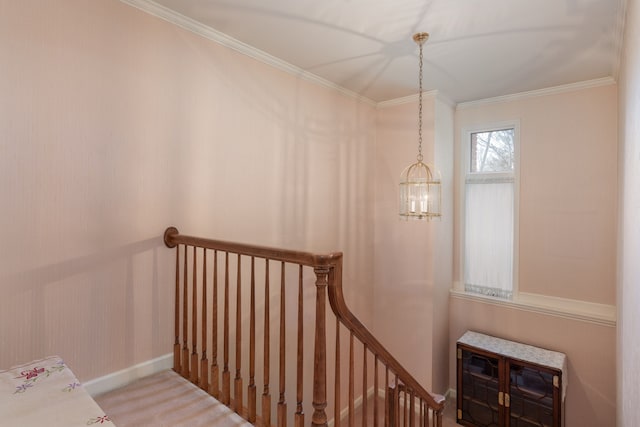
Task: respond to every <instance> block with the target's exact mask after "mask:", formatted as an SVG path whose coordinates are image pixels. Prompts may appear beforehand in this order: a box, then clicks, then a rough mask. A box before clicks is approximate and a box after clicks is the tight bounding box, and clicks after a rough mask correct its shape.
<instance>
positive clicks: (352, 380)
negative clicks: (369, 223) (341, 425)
mask: <svg viewBox="0 0 640 427" xmlns="http://www.w3.org/2000/svg"><path fill="white" fill-rule="evenodd" d="M354 365H355V364H354V354H353V332H351V333H350V336H349V427H355V415H356V414H355V412H356V411H355V407H354V402H355V378H354Z"/></svg>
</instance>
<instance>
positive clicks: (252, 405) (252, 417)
mask: <svg viewBox="0 0 640 427" xmlns="http://www.w3.org/2000/svg"><path fill="white" fill-rule="evenodd" d="M255 261H256V259H255V257H253V256H252V257H251V313H250V315H249V316H250V318H249V388H248V390H247V399H248V401H249V403H248V405H249V414H248V415H249V416H248V418H247V420H248V421H249V422H250V423H255V421H256V382H255V375H256V269H255Z"/></svg>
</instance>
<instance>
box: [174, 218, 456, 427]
mask: <svg viewBox="0 0 640 427" xmlns="http://www.w3.org/2000/svg"><path fill="white" fill-rule="evenodd" d="M164 242H165V244H166V245H167V246H168V247H170V248H174V247H178V248H177V252H176V314H175V331H176V337H175V344H174V359H176V360H175V361H174V367H175V369H176V370H177V371H179V372H180V373H181V374H182V375H183V376H184V377H185V378H190V379H191V380H192V381H193V382H195V383H199V385H200V386H201V387H203V388H204V389H207V388H209V389H210V390H209V392H210V393H211V394H212V395H213V396H214V397H219V398H220V399H221V401H222V403H224V404H226V405H227V406H230V405H231V404H232V405H233V408H234V409H235V410H236V412H238V413H241V414H246V415H243V416H245V418H246V419H248V420H249V421H251V422H255V424H256V425H266V426H268V425H269V424H270V421H269V420H271V392H270V385H269V366H270V362H269V360H270V350H269V345H270V344H269V342H270V337H269V330H270V327H269V317H270V311H269V299H268V298H267V299H265V301H264V315H265V317H264V322H265V323H264V325H263V331H264V345H265V347H264V353H263V361H264V372H263V379H264V382H263V386H264V387H263V389H264V391H263V393H262V414H261V416H257V415H256V396H255V390H256V384H255V381H254V375H255V372H254V370H255V306H256V302H255V301H254V298H255V283H254V282H255V277H254V257H255V258H261V259H264V260H265V264H264V266H265V267H264V268H265V282H264V286H265V295H268V294H269V262H270V261H275V262H278V261H279V262H281V263H282V267H281V286H280V292H281V295H280V306H279V314H278V315H277V316H279V318H280V331H279V341H280V343H279V347H280V352H279V353H278V358H279V359H278V360H279V363H278V364H279V366H280V371H279V384H278V385H279V387H278V391H279V399H278V405H277V407H278V411H277V418H278V423H277V425H278V426H281V425H282V426H284V425H286V421H285V419H286V412H287V405H286V401H285V389H284V383H285V373H284V370H283V369H284V367H285V366H286V363H285V359H284V353H283V349H284V347H285V335H284V332H285V331H284V316H285V311H284V304H285V298H284V294H283V292H284V291H285V281H284V280H285V279H284V268H285V263H291V264H297V265H299V266H300V267H299V280H298V286H297V288H298V347H297V358H298V361H297V364H296V371H297V389H296V412H295V416H294V418H295V425H296V427H301V426H302V425H303V423H304V413H303V411H302V372H301V370H302V361H301V358H302V355H303V347H302V316H303V314H302V277H303V276H302V268H303V266H305V267H311V268H312V269H313V272H314V274H315V276H316V283H315V284H316V307H315V316H316V321H315V331H314V334H315V341H314V349H313V353H314V354H313V359H314V362H313V363H314V372H313V393H312V395H313V401H312V406H313V409H314V411H313V414H312V417H311V425H312V426H317V427H325V426H327V425H328V417H327V414H326V411H325V408H326V407H327V366H326V365H327V354H326V351H327V324H326V318H325V312H326V310H325V307H326V303H325V301H326V299H328V300H329V305H330V307H331V309H332V311H333V313H334V315H335V316H336V329H335V331H336V332H335V333H336V335H335V337H336V354H335V361H336V372H335V374H336V377H335V386H336V390H335V391H334V398H335V405H334V406H335V408H334V411H336V412H335V413H334V417H335V418H334V420H335V425H336V426H338V425H340V419H339V413H338V412H339V407H338V406H339V405H340V390H338V387H339V385H340V373H339V366H340V327H341V326H340V325H342V326H343V327H345V328H346V329H347V330H348V331H349V335H350V345H349V359H350V362H349V370H350V373H349V377H350V378H349V405H348V406H349V417H350V424H352V423H353V414H354V407H353V404H354V395H353V392H354V390H353V385H354V384H353V373H354V372H353V364H354V362H353V349H354V347H353V340H354V338H356V339H357V340H358V341H360V343H361V344H362V345H363V359H362V375H363V381H362V388H363V395H365V394H366V393H367V392H368V383H367V371H368V369H367V366H368V365H367V353H370V354H372V355H373V358H374V359H373V360H374V365H373V369H374V379H373V380H374V381H373V383H374V389H375V390H377V389H378V387H379V382H378V364H379V363H380V364H381V365H382V368H383V369H384V371H385V379H384V383H385V389H386V391H385V393H387V392H388V393H390V394H389V396H390V397H386V398H385V399H386V405H385V414H384V415H385V420H388V423H387V421H385V425H395V423H396V421H397V420H400V418H402V417H404V418H403V419H404V420H405V423H406V422H407V414H408V420H409V423H410V424H409V425H411V426H413V425H414V424H413V422H414V420H415V417H416V414H415V413H414V412H415V406H414V401H415V399H418V400H419V406H418V410H419V412H420V414H419V415H418V416H419V419H421V420H424V421H425V425H426V418H425V417H424V416H423V415H424V414H423V412H424V411H423V408H424V405H426V406H427V407H428V408H429V409H430V410H431V411H432V414H433V425H434V426H441V421H442V420H441V416H442V411H443V409H444V397H443V396H440V395H437V394H432V393H430V392H429V391H427V390H426V389H425V388H424V387H422V386H421V385H420V383H418V381H416V379H415V378H414V377H413V376H412V375H411V374H410V373H409V372H408V371H407V370H406V369H405V368H404V367H403V366H402V365H401V364H400V363H399V362H398V361H397V360H396V359H395V358H394V357H393V356H392V355H391V354H390V353H389V351H387V349H386V348H385V347H384V346H383V345H382V344H381V343H380V342H379V341H378V340H377V339H376V338H375V337H374V336H373V334H371V332H369V330H368V329H367V328H366V327H365V326H364V325H363V324H362V323H361V322H360V321H359V320H358V319H357V318H356V316H355V315H354V314H353V313H352V312H351V310H349V308H348V307H347V304H346V302H345V300H344V295H343V290H342V262H343V256H342V253H340V252H334V253H329V254H315V253H309V252H299V251H292V250H286V249H280V248H270V247H266V246H256V245H249V244H242V243H234V242H227V241H221V240H213V239H205V238H201V237H193V236H186V235H181V234H180V233H179V232H178V230H177V229H176V228H175V227H169V228H167V229H166V231H165V233H164ZM179 245H183V246H184V251H183V253H184V259H183V261H184V267H183V268H184V271H183V275H184V277H183V279H182V283H183V294H182V297H180V293H179V292H178V290H179V288H180V283H181V280H180V275H179V274H178V270H179V268H180V263H179V259H180V250H179V249H180V248H179ZM189 246H191V247H193V251H188V250H187V248H188V247H189ZM196 248H202V249H204V250H205V251H204V253H203V257H202V270H203V271H202V287H201V289H202V290H201V293H202V295H203V297H204V298H205V299H206V297H207V292H206V288H207V285H206V275H207V273H206V271H207V270H206V250H213V251H214V257H213V258H214V261H213V276H212V277H213V280H212V291H213V292H212V315H211V319H212V357H211V359H212V360H211V370H210V373H211V382H210V383H207V378H201V377H199V372H198V365H200V366H201V368H200V370H199V371H200V375H204V376H208V375H209V370H208V369H206V368H205V367H206V366H207V365H208V359H207V355H206V336H207V326H206V319H207V304H206V303H204V302H203V304H202V310H201V316H202V318H203V319H204V320H202V326H201V333H202V337H203V338H202V344H201V345H200V347H201V350H202V351H203V352H202V361H201V362H200V363H199V364H198V360H197V357H198V354H197V350H198V342H197V328H196V326H195V325H196V318H197V317H198V316H197V314H198V313H197V312H196V307H197V298H196V297H197V294H198V291H197V289H198V288H197V279H196V274H195V272H196V270H197V261H196V256H197V254H196ZM217 253H220V254H223V253H224V254H225V255H224V261H225V265H224V272H222V273H221V274H222V275H223V278H224V312H223V313H222V315H223V326H222V328H223V331H222V332H223V344H224V348H223V350H224V351H223V362H224V364H223V368H224V370H223V372H222V393H221V396H218V394H219V388H218V365H217V356H218V354H217V353H218V352H217V345H216V341H217V338H216V337H217V326H216V325H217V324H218V323H217V314H216V313H217V310H218V309H217V277H218V273H217V271H218V268H217V265H218V264H217V262H216V260H215V259H216V254H217ZM189 254H191V255H189ZM229 254H235V255H237V265H236V266H237V273H236V280H237V285H236V299H237V302H236V311H235V314H236V321H235V324H236V325H239V324H240V322H241V321H242V318H243V317H244V316H243V315H242V313H241V311H240V306H241V299H240V294H241V292H240V289H241V265H240V263H241V257H242V256H248V257H251V266H250V267H251V268H250V270H251V274H250V276H251V304H250V307H249V310H250V311H249V317H250V319H251V320H250V322H251V323H250V326H249V335H250V338H249V347H250V350H249V366H250V368H249V386H248V390H249V391H248V401H249V408H248V409H247V410H246V411H245V409H244V408H243V392H242V389H243V385H242V384H243V378H242V375H241V372H240V366H241V364H242V359H241V353H242V339H241V337H242V336H241V332H240V330H238V331H237V333H236V334H235V341H236V346H235V356H236V363H235V368H236V371H235V378H234V391H235V393H234V394H233V395H232V394H231V393H230V391H231V390H230V382H231V381H230V379H231V378H230V376H231V372H230V370H229V363H228V362H229V342H228V341H229V317H230V308H229V288H230V284H229V283H228V281H229ZM189 256H191V258H192V261H193V270H192V273H191V275H192V276H191V278H192V282H193V283H192V284H191V289H192V291H191V297H192V298H191V299H192V307H193V309H191V314H192V318H193V319H192V327H193V329H192V331H191V340H192V341H191V344H192V353H191V363H189V350H188V344H187V336H188V330H187V323H188V319H187V312H189V308H188V307H187V296H188V293H187V279H188V275H187V268H188V266H187V257H189ZM234 259H235V256H234ZM180 298H181V299H182V301H183V307H182V308H181V309H180V308H179V305H178V301H179V299H180ZM179 310H181V311H182V314H183V320H182V327H183V334H182V335H183V342H182V343H180V341H179V329H178V328H179V324H180V318H179V316H178V311H179ZM181 344H182V345H181ZM181 353H182V356H181ZM190 365H191V366H190ZM190 369H191V371H190ZM389 374H392V375H393V377H394V378H393V381H392V384H391V383H390V382H389ZM402 393H404V394H403V395H404V401H403V402H404V405H405V408H404V409H402V413H403V415H400V412H399V411H401V409H400V404H401V402H400V400H399V399H400V395H401V394H402ZM407 397H409V399H410V400H409V401H407ZM377 408H378V406H377V399H374V402H373V411H374V426H377V425H378V424H377V415H376V414H377V413H378V409H377ZM362 409H363V413H365V414H366V413H367V404H366V399H364V400H363V407H362ZM427 415H428V414H427ZM399 417H400V418H399ZM365 421H366V419H364V418H363V425H365V424H364V423H365ZM405 425H406V424H405ZM420 425H422V424H420Z"/></svg>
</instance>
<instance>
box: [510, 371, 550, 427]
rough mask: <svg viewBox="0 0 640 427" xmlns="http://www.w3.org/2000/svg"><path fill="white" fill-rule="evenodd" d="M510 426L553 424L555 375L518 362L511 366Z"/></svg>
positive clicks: (526, 426) (528, 426) (532, 426)
mask: <svg viewBox="0 0 640 427" xmlns="http://www.w3.org/2000/svg"><path fill="white" fill-rule="evenodd" d="M509 381H510V383H509V394H510V397H511V402H510V403H511V405H510V409H509V412H510V416H509V418H510V426H511V427H534V426H535V427H546V426H553V374H552V373H549V372H546V371H544V370H540V369H539V368H531V367H528V366H523V365H518V364H517V363H514V362H511V363H510V365H509Z"/></svg>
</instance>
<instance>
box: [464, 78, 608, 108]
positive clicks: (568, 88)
mask: <svg viewBox="0 0 640 427" xmlns="http://www.w3.org/2000/svg"><path fill="white" fill-rule="evenodd" d="M615 83H616V80H615V79H614V78H613V77H602V78H599V79H593V80H586V81H582V82H576V83H569V84H566V85H560V86H552V87H548V88H544V89H536V90H530V91H527V92H519V93H514V94H512V95H504V96H496V97H495V98H486V99H479V100H477V101H469V102H461V103H459V104H458V105H457V106H456V110H464V109H466V108H473V107H479V106H483V105H490V104H499V103H502V102H512V101H518V100H522V99H528V98H536V97H539V96H547V95H556V94H559V93H565V92H573V91H576V90H582V89H589V88H594V87H599V86H607V85H612V84H615Z"/></svg>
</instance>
